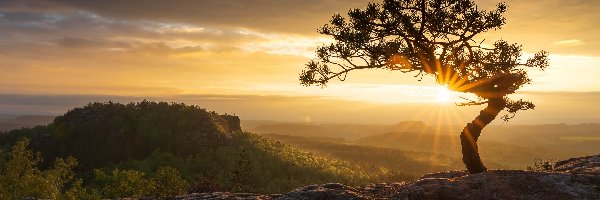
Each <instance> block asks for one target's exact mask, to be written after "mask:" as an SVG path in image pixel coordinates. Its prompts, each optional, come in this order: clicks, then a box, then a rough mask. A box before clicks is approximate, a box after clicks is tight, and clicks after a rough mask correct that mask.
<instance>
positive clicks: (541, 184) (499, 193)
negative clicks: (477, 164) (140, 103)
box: [178, 155, 600, 200]
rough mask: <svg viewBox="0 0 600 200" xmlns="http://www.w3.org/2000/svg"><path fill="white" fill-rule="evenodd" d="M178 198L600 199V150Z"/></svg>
mask: <svg viewBox="0 0 600 200" xmlns="http://www.w3.org/2000/svg"><path fill="white" fill-rule="evenodd" d="M178 199H282V200H287V199H357V200H358V199H600V155H596V156H588V157H582V158H573V159H569V160H565V161H560V162H557V163H556V164H555V169H554V170H552V171H544V172H539V171H523V170H490V171H487V172H484V173H479V174H468V173H466V172H464V171H450V172H439V173H433V174H427V175H424V176H422V177H421V178H419V179H417V180H416V181H413V182H402V183H379V184H369V185H366V186H360V187H351V186H346V185H343V184H339V183H328V184H322V185H310V186H306V187H302V188H298V189H296V190H294V191H291V192H289V193H286V194H283V195H279V194H277V195H257V194H240V193H204V194H191V195H184V196H180V197H178Z"/></svg>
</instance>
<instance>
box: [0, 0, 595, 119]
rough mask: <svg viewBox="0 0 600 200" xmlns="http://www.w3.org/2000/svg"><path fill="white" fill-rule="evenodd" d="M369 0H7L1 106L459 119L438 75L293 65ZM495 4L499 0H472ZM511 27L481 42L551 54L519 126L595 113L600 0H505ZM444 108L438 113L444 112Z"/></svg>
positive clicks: (2, 109)
mask: <svg viewBox="0 0 600 200" xmlns="http://www.w3.org/2000/svg"><path fill="white" fill-rule="evenodd" d="M367 2H369V1H363V0H355V1H350V0H348V1H339V0H303V1H297V0H227V1H214V0H197V1H187V0H119V1H96V0H0V114H3V113H4V114H51V115H57V114H61V113H64V112H66V111H67V110H68V109H70V108H73V107H76V106H82V105H85V104H86V103H87V102H90V101H108V100H113V101H119V102H129V101H139V100H143V99H150V100H156V101H176V102H185V103H188V104H197V105H199V106H200V107H205V108H207V109H210V110H215V111H217V112H222V113H223V112H228V113H236V114H237V115H239V116H240V117H241V118H242V119H256V120H258V119H261V120H284V121H302V122H339V123H346V122H352V123H394V122H397V121H403V120H421V121H426V122H429V123H452V124H454V123H465V122H467V121H470V120H471V119H472V118H473V117H474V116H475V115H476V114H477V113H478V110H479V109H481V107H468V108H467V107H456V106H454V104H453V102H452V101H448V99H450V100H454V99H456V96H457V94H453V93H450V94H448V93H447V92H446V91H445V90H444V89H443V88H442V87H440V86H437V85H435V84H434V81H433V79H432V78H425V79H424V80H423V81H420V82H419V81H417V80H416V79H415V78H413V77H412V76H411V75H410V74H402V73H399V72H391V71H386V70H371V71H356V72H354V73H351V74H349V76H348V79H347V81H344V82H339V81H338V82H332V83H331V84H330V85H329V86H328V87H326V88H320V87H303V86H301V85H300V84H299V81H298V74H299V73H300V71H301V70H302V68H303V67H304V64H305V63H307V62H308V61H310V60H311V59H313V58H314V50H315V49H316V47H317V46H319V45H322V44H327V43H330V42H332V39H331V38H328V37H325V36H322V35H319V34H318V33H317V31H316V30H317V29H318V28H319V27H320V26H322V25H323V24H325V23H327V22H328V21H329V19H330V18H331V16H332V15H333V14H335V13H346V12H347V11H348V10H349V9H350V8H363V7H365V6H366V4H367ZM475 2H476V3H477V4H478V5H479V8H482V9H486V8H488V9H489V8H492V7H493V6H494V5H495V4H497V3H498V2H499V1H494V0H480V1H475ZM506 3H507V4H508V6H509V7H508V13H507V14H506V18H507V24H506V25H505V26H504V27H503V28H502V29H501V30H498V31H490V32H487V33H485V34H482V35H480V36H479V37H478V39H485V41H495V40H497V39H504V40H507V41H509V42H515V43H519V44H522V45H523V50H524V51H525V53H526V54H527V53H534V52H537V51H539V50H546V51H548V52H550V67H549V68H548V69H547V70H546V71H544V72H534V71H532V72H531V74H532V77H533V81H534V82H533V84H532V85H528V86H526V87H524V88H523V89H522V90H520V92H519V93H518V94H516V96H517V97H518V98H525V99H530V100H533V101H534V103H536V105H537V108H536V110H535V111H525V112H523V113H519V114H518V116H517V118H515V119H514V121H513V122H511V123H600V108H599V107H598V106H597V105H596V102H598V101H600V68H599V67H600V66H599V64H600V48H599V47H600V45H599V44H600V24H599V23H598V22H597V21H598V19H600V12H597V11H598V10H600V3H598V2H597V1H591V0H589V1H588V0H531V1H518V0H509V1H506ZM445 112H447V113H450V114H448V116H450V117H440V116H442V115H445V114H443V113H445Z"/></svg>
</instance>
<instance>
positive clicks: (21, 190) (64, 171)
mask: <svg viewBox="0 0 600 200" xmlns="http://www.w3.org/2000/svg"><path fill="white" fill-rule="evenodd" d="M28 145H29V140H27V139H25V140H21V141H19V142H17V143H16V144H15V146H13V147H12V151H11V152H10V154H9V156H8V157H9V158H8V159H7V160H5V161H3V162H2V166H1V171H0V199H20V198H24V197H34V198H46V199H78V198H80V197H82V196H79V195H85V194H86V190H85V189H83V188H81V187H80V185H81V181H80V180H78V179H76V178H75V176H74V172H73V167H75V166H76V165H77V162H76V161H75V159H74V158H72V157H68V158H66V159H61V158H59V159H56V161H55V162H54V165H53V166H52V167H51V168H50V169H48V170H40V169H39V168H38V164H39V162H40V157H39V155H38V154H34V153H33V152H32V151H31V150H29V149H28V148H27V146H28ZM63 193H64V195H63ZM86 196H87V195H86Z"/></svg>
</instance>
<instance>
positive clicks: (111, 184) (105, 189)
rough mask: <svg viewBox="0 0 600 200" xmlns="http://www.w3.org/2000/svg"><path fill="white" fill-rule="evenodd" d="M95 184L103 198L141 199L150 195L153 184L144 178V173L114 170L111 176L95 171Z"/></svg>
mask: <svg viewBox="0 0 600 200" xmlns="http://www.w3.org/2000/svg"><path fill="white" fill-rule="evenodd" d="M94 174H95V177H96V178H95V182H96V184H98V187H99V188H100V191H102V197H104V198H119V197H131V198H140V197H144V196H146V195H148V194H149V193H150V189H151V187H152V185H153V184H151V182H150V181H148V180H147V179H146V178H144V173H143V172H139V171H136V170H120V169H114V170H112V172H111V173H110V174H106V173H104V172H103V171H101V170H95V171H94Z"/></svg>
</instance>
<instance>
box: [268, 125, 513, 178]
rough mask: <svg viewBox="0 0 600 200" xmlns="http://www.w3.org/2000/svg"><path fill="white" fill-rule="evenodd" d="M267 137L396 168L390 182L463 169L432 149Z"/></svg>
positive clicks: (366, 163)
mask: <svg viewBox="0 0 600 200" xmlns="http://www.w3.org/2000/svg"><path fill="white" fill-rule="evenodd" d="M262 136H264V137H267V138H271V139H274V140H277V141H280V142H282V143H285V144H289V145H292V146H293V147H296V148H299V149H302V150H305V151H308V152H312V153H315V154H318V155H323V156H325V157H328V158H332V159H336V160H344V161H348V162H351V163H355V164H358V165H362V166H363V167H365V168H369V167H371V168H382V167H383V168H385V169H386V170H391V171H395V172H396V173H398V174H397V177H395V178H391V179H390V180H392V181H399V180H412V179H414V178H417V177H419V176H421V175H422V174H425V173H431V172H437V171H448V170H458V169H462V168H463V167H464V166H463V163H462V161H461V159H460V158H457V157H449V156H444V155H440V154H434V153H432V152H423V151H410V150H399V149H397V148H382V147H375V146H364V145H355V144H347V143H340V142H338V141H336V140H332V139H331V138H306V137H300V136H289V135H279V134H264V135H262ZM490 166H491V167H494V168H506V166H505V165H501V164H498V163H493V162H491V163H490Z"/></svg>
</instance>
